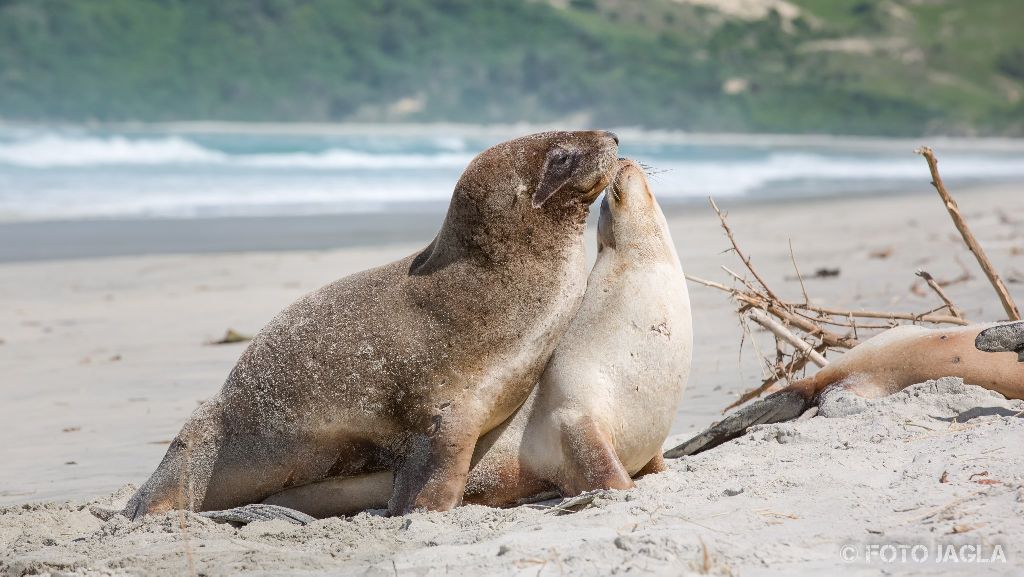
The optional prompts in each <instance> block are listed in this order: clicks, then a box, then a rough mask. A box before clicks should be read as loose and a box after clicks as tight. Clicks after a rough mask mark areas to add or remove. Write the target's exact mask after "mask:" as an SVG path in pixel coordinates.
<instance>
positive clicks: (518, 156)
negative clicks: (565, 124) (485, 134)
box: [436, 130, 619, 260]
mask: <svg viewBox="0 0 1024 577" xmlns="http://www.w3.org/2000/svg"><path fill="white" fill-rule="evenodd" d="M618 142H619V141H618V137H617V136H615V134H613V133H611V132H607V131H604V130H594V131H574V132H560V131H556V132H542V133H539V134H531V135H529V136H523V137H521V138H516V139H513V140H509V141H506V142H502V143H500V144H497V145H495V146H492V147H491V148H488V149H487V150H485V151H483V152H481V153H480V154H479V155H478V156H477V157H476V158H474V159H473V160H472V161H471V162H470V164H469V166H468V167H466V170H465V171H464V172H463V173H462V177H461V178H460V179H459V182H458V184H457V185H456V186H455V191H454V193H453V195H452V202H451V205H450V206H449V209H448V216H447V217H446V220H445V224H444V227H443V228H442V230H441V233H440V234H439V236H438V239H437V241H436V242H437V243H439V244H443V245H444V246H445V250H449V251H450V250H452V249H453V248H455V249H459V250H460V251H468V252H470V253H475V254H480V255H483V256H486V257H487V258H489V259H497V260H500V259H501V258H502V257H504V256H508V255H510V254H512V253H513V252H515V253H517V254H522V250H521V247H523V246H530V247H532V248H531V251H532V252H533V253H543V252H544V251H546V250H554V249H557V248H558V247H559V246H564V245H566V242H567V239H569V238H576V239H578V238H581V234H582V231H583V229H584V228H585V223H586V216H587V212H588V209H589V206H590V204H591V203H593V202H594V200H596V199H597V197H598V196H599V195H600V194H601V191H602V190H604V188H605V187H606V186H607V185H608V182H609V181H610V180H611V176H612V173H613V171H614V170H615V169H616V166H617V163H618V161H617V155H618Z"/></svg>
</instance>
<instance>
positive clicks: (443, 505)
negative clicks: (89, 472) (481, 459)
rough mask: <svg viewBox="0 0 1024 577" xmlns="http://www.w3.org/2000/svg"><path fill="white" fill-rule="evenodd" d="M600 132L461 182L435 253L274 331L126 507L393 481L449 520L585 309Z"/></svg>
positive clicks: (510, 158) (383, 270) (484, 162)
mask: <svg viewBox="0 0 1024 577" xmlns="http://www.w3.org/2000/svg"><path fill="white" fill-rule="evenodd" d="M617 144H618V139H617V138H616V137H615V135H614V134H612V133H609V132H604V131H593V132H547V133H542V134H535V135H532V136H527V137H523V138H518V139H515V140H511V141H509V142H505V143H502V144H498V145H496V146H494V147H492V148H490V149H488V150H486V151H484V152H483V153H481V154H480V155H479V156H477V157H476V158H475V159H474V160H473V161H472V162H471V163H470V164H469V166H468V167H467V168H466V170H465V172H464V173H463V174H462V177H461V178H460V179H459V182H458V184H457V185H456V187H455V191H454V193H453V195H452V200H451V204H450V206H449V209H448V214H447V216H446V218H445V221H444V224H443V226H442V227H441V230H440V232H438V234H437V236H436V237H435V238H434V240H433V242H431V243H430V245H429V246H428V247H427V248H426V249H425V250H423V251H421V252H419V253H418V254H414V255H411V256H409V257H407V258H405V259H402V260H400V261H397V262H394V263H391V264H388V265H384V266H381V267H379V268H375V269H371V270H368V271H364V272H361V273H357V274H354V275H352V276H349V277H345V278H343V279H341V280H339V281H336V282H334V283H332V284H329V285H327V286H325V287H323V288H321V289H319V290H317V291H315V292H313V293H311V294H309V295H307V296H305V297H303V298H302V299H300V300H299V301H297V302H296V303H294V304H292V305H291V306H289V307H288V308H286V309H285V310H284V311H282V312H281V313H280V314H278V315H277V316H276V317H275V318H274V319H273V320H271V321H270V323H269V324H268V325H267V326H266V327H264V328H263V329H262V330H261V331H260V332H259V334H257V335H256V337H255V338H254V339H253V341H252V343H251V344H250V345H249V346H248V348H247V349H246V350H245V352H244V353H243V354H242V356H241V358H240V359H239V361H238V363H237V364H236V365H235V368H234V369H233V370H232V371H231V373H230V375H228V378H227V381H226V382H225V384H224V386H223V388H222V389H221V391H220V393H218V394H217V395H216V396H215V397H213V398H212V399H210V400H209V401H207V402H206V403H204V404H203V405H202V406H201V407H200V408H199V409H198V410H197V411H196V412H195V413H194V414H193V415H192V417H191V418H190V419H189V421H188V422H187V423H186V424H185V426H184V427H183V428H182V430H181V432H180V433H179V435H178V436H177V438H175V440H174V441H173V442H172V443H171V446H170V448H169V449H168V450H167V453H166V455H165V456H164V459H163V461H162V462H161V463H160V465H159V467H158V468H157V470H156V472H155V473H153V475H152V476H151V477H150V479H149V480H148V481H147V482H146V483H145V485H143V487H142V488H141V489H140V490H139V491H138V493H136V495H135V496H134V497H133V498H132V499H131V501H130V502H129V503H128V505H127V507H126V508H125V514H126V515H127V516H128V517H131V518H134V517H138V516H140V515H143V514H147V513H153V512H160V511H165V510H168V509H171V508H188V509H192V510H211V509H227V508H231V507H235V506H238V505H244V504H247V503H254V502H259V501H261V500H263V499H265V498H266V497H268V496H270V495H272V494H274V493H277V492H280V491H281V490H283V489H286V488H288V487H291V486H296V485H303V484H307V483H311V482H315V481H318V480H321V479H324V478H327V477H331V476H337V475H359V474H363V473H370V472H374V471H381V470H391V471H395V473H396V482H395V484H394V492H393V493H392V495H391V499H390V503H389V508H390V510H391V511H392V512H393V513H396V514H400V513H404V512H407V511H409V510H411V509H414V508H426V509H436V510H444V509H448V508H450V507H453V506H454V505H456V504H457V503H458V502H459V500H460V499H461V497H462V494H463V489H464V486H465V482H466V475H467V473H468V471H469V465H470V459H471V457H472V454H473V448H474V446H475V445H476V442H477V440H478V439H479V437H480V436H481V435H483V434H484V433H486V432H487V431H489V430H491V429H493V428H494V427H496V426H497V425H498V424H500V423H501V422H502V421H504V420H505V419H507V418H508V417H509V416H510V415H511V414H512V413H513V412H514V411H515V410H516V409H517V408H518V407H519V406H520V405H521V404H522V403H523V401H524V400H525V399H526V397H527V395H528V394H529V392H530V390H531V389H532V387H533V385H534V383H536V381H537V378H538V377H539V376H540V374H541V372H542V371H543V369H544V364H545V362H546V361H547V359H548V358H549V357H550V355H551V353H552V351H553V350H554V347H555V345H556V344H557V342H558V339H559V338H560V337H561V336H562V334H563V333H564V332H565V330H566V328H567V327H568V324H569V322H570V321H571V319H572V317H573V314H574V313H575V312H576V309H577V308H578V306H579V303H580V301H581V299H582V297H583V293H584V290H585V284H586V256H585V249H584V244H583V238H582V233H583V231H584V229H585V220H586V216H587V212H588V208H589V205H590V204H591V203H592V202H593V201H594V199H596V198H597V197H598V195H599V194H600V193H601V191H602V190H603V189H604V188H605V186H606V185H607V184H608V182H609V180H610V178H611V175H612V172H613V170H614V169H615V168H616V167H617V165H618V163H617V159H616V157H617V154H616V153H617Z"/></svg>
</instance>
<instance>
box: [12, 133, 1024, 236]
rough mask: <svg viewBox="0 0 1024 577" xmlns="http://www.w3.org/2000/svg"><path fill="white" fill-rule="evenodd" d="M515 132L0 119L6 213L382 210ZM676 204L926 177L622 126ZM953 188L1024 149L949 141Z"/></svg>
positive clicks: (438, 189)
mask: <svg viewBox="0 0 1024 577" xmlns="http://www.w3.org/2000/svg"><path fill="white" fill-rule="evenodd" d="M514 135H515V131H506V133H501V132H500V131H472V130H468V131H467V130H461V131H460V130H456V129H445V128H437V129H430V130H424V129H422V128H421V129H418V130H410V131H408V133H403V132H402V131H401V130H394V129H374V128H372V127H367V128H365V129H364V130H362V131H360V130H346V131H345V132H343V133H335V134H316V133H306V134H257V133H252V132H245V133H240V132H236V133H223V134H217V133H210V132H207V133H193V132H189V133H181V132H158V131H149V132H139V131H132V132H113V131H109V130H104V131H89V130H81V129H79V130H68V129H62V130H58V129H53V128H39V127H33V128H0V221H25V220H76V219H97V218H168V217H170V218H202V217H217V216H254V215H258V216H274V215H302V214H325V213H351V212H377V211H386V210H402V209H409V208H415V207H418V206H422V205H424V204H442V203H445V202H446V201H447V199H448V197H449V195H450V193H451V189H452V187H453V185H454V184H455V182H456V180H457V179H458V177H459V174H460V173H461V171H462V169H463V168H464V167H465V165H466V164H467V163H468V162H469V160H470V159H471V158H472V157H473V156H474V155H475V154H476V153H478V152H479V151H480V150H482V149H484V148H486V147H487V146H489V145H490V144H493V143H494V142H497V141H499V140H502V139H504V138H507V137H510V136H514ZM621 136H622V146H621V153H622V154H623V155H624V156H629V157H632V158H636V159H637V160H639V161H641V162H643V163H644V164H646V165H648V166H650V167H651V171H650V172H651V175H652V182H653V186H654V189H655V193H656V194H657V195H658V196H659V198H661V199H662V200H663V201H666V202H671V201H673V200H687V199H703V198H705V197H707V196H709V195H713V196H717V197H748V198H758V197H791V196H828V195H836V194H861V193H870V192H877V191H883V190H895V189H898V188H900V187H906V186H907V185H909V184H911V183H916V185H925V186H926V185H927V182H928V175H927V170H926V168H925V165H924V162H923V160H922V159H921V158H920V157H918V156H916V155H914V154H913V153H912V149H913V145H912V144H911V143H909V142H899V141H868V142H865V141H855V140H843V139H831V138H828V139H785V138H779V139H774V140H773V139H772V138H763V137H762V138H756V139H753V143H748V142H746V141H748V140H751V139H748V138H742V137H731V138H723V137H693V136H685V135H665V134H655V133H651V134H645V133H639V132H633V131H623V132H622V133H621ZM936 149H937V150H938V151H939V152H940V157H941V162H942V164H941V167H942V170H943V175H944V177H945V179H946V180H947V182H948V183H949V184H950V185H951V186H956V185H958V184H966V183H978V182H986V181H993V182H994V181H1018V182H1024V145H1020V144H1019V143H1014V142H1009V143H1008V142H1006V141H1001V142H986V141H976V142H970V141H949V142H948V145H947V147H946V149H945V150H943V149H942V148H941V147H939V146H936Z"/></svg>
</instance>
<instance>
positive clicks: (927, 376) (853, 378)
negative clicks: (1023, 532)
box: [665, 322, 1024, 458]
mask: <svg viewBox="0 0 1024 577" xmlns="http://www.w3.org/2000/svg"><path fill="white" fill-rule="evenodd" d="M1022 345H1024V323H1022V322H1015V323H1009V324H1007V323H993V324H984V325H981V324H979V325H968V326H963V327H953V328H941V329H927V328H924V327H921V326H917V325H904V326H899V327H894V328H892V329H889V330H887V331H885V332H882V333H879V334H878V335H875V336H874V337H872V338H870V339H868V340H866V341H864V342H862V343H861V344H859V345H857V346H856V347H854V348H852V349H850V350H849V351H847V352H846V353H845V354H843V355H841V356H839V357H837V358H836V359H835V360H833V361H832V362H830V363H829V364H828V365H826V366H825V367H823V368H822V369H821V370H819V371H818V372H817V373H815V374H814V375H813V376H811V377H808V378H805V379H800V380H797V381H794V382H793V383H791V384H790V385H788V386H786V387H784V388H782V389H780V390H779V391H778V392H775V393H772V394H771V395H768V396H767V397H765V398H764V399H761V400H758V401H756V402H754V403H751V404H750V405H747V406H745V407H742V408H740V409H739V410H737V411H736V412H734V413H732V414H730V415H729V416H727V417H726V418H724V419H722V420H721V421H719V422H718V423H715V424H714V425H712V426H711V427H709V428H708V429H707V430H705V431H703V432H701V433H700V434H698V435H697V436H695V437H693V438H692V439H690V440H688V441H687V442H685V443H683V444H681V445H679V446H677V447H674V448H672V449H670V450H669V451H667V452H666V453H665V457H668V458H674V457H681V456H684V455H692V454H696V453H699V452H702V451H706V450H708V449H711V448H714V447H716V446H718V445H720V444H722V443H724V442H726V441H728V440H730V439H734V438H736V437H738V436H740V435H742V434H743V433H744V432H745V431H746V430H747V428H748V427H750V426H752V425H756V424H764V423H777V422H782V421H788V420H791V419H795V418H796V417H798V416H800V415H801V414H802V413H803V412H804V411H806V410H808V409H810V408H812V407H814V406H816V405H817V404H818V402H819V401H820V400H821V399H822V398H823V397H825V396H827V395H831V394H833V393H837V392H839V393H842V392H849V393H852V394H854V395H857V396H860V397H864V398H868V399H874V398H879V397H884V396H886V395H891V394H893V393H895V392H897V391H902V390H903V389H905V388H907V387H909V386H910V385H913V384H916V383H921V382H924V381H928V380H933V379H939V378H942V377H960V378H962V379H963V380H964V382H965V383H967V384H969V385H977V386H979V387H984V388H986V389H989V390H992V391H996V392H997V393H999V394H1001V395H1003V396H1005V397H1006V398H1009V399H1024V363H1021V362H1019V361H1018V351H1019V349H1020V348H1021V346H1022Z"/></svg>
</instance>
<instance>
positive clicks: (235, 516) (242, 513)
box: [200, 503, 316, 525]
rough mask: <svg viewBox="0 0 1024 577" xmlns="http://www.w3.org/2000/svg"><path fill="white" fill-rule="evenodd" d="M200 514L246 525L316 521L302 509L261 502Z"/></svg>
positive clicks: (303, 523) (224, 521) (220, 521)
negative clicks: (260, 522) (261, 522)
mask: <svg viewBox="0 0 1024 577" xmlns="http://www.w3.org/2000/svg"><path fill="white" fill-rule="evenodd" d="M200 515H202V516H203V517H209V518H210V519H213V520H214V521H217V522H218V523H231V524H232V525H248V524H249V523H255V522H256V521H276V520H281V521H287V522H289V523H291V524H293V525H308V524H310V523H312V522H313V521H316V519H314V518H313V517H310V516H309V515H307V514H305V513H303V512H302V511H296V510H295V509H289V508H288V507H281V506H280V505H265V504H263V503H254V504H252V505H244V506H242V507H235V508H234V509H227V510H224V511H204V512H202V513H200Z"/></svg>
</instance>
